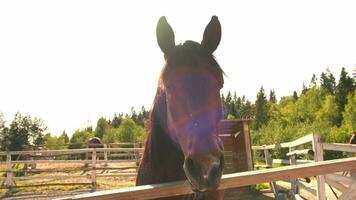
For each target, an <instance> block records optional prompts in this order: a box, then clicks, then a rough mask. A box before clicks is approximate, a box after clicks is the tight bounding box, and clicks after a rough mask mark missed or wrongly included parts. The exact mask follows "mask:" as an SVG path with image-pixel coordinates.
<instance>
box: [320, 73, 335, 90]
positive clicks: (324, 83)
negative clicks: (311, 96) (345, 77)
mask: <svg viewBox="0 0 356 200" xmlns="http://www.w3.org/2000/svg"><path fill="white" fill-rule="evenodd" d="M320 86H321V88H322V89H324V90H325V91H327V92H328V93H329V94H335V90H336V83H335V77H334V76H333V74H332V73H331V72H330V69H329V68H327V69H326V71H325V72H322V73H321V76H320Z"/></svg>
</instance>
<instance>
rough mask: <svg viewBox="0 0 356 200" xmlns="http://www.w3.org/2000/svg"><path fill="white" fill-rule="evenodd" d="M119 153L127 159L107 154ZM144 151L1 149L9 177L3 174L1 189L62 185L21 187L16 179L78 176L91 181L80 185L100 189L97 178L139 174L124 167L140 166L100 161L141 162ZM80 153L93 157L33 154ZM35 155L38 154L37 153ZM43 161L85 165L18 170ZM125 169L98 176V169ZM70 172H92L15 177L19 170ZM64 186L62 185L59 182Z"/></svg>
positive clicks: (129, 149) (126, 149) (114, 149)
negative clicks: (62, 157)
mask: <svg viewBox="0 0 356 200" xmlns="http://www.w3.org/2000/svg"><path fill="white" fill-rule="evenodd" d="M111 152H114V153H117V152H119V153H120V154H119V155H120V156H122V157H125V158H120V159H108V156H106V155H107V154H108V153H111ZM142 152H143V148H87V149H65V150H40V151H12V152H0V156H6V161H3V162H0V164H5V165H6V170H1V172H5V173H6V177H0V180H3V181H4V182H3V184H2V186H0V188H8V189H10V190H11V189H12V188H16V187H33V186H36V187H38V186H48V185H58V183H53V184H36V185H33V184H29V185H20V186H17V185H16V184H15V182H16V181H23V180H36V179H55V180H63V179H75V178H85V179H89V180H90V183H78V184H79V185H83V184H91V185H92V189H93V190H95V189H96V181H97V178H103V177H120V176H121V177H127V176H136V172H135V173H132V172H125V171H122V170H127V169H133V168H135V169H137V165H135V167H110V166H107V165H105V166H98V164H103V163H104V164H108V163H122V162H134V163H136V164H137V163H138V162H139V161H140V158H139V155H140V154H141V153H142ZM76 154H87V155H89V154H90V156H91V159H89V157H87V158H86V159H85V160H36V159H33V157H36V156H37V158H43V157H55V156H63V155H76ZM16 155H29V156H31V159H30V160H12V157H13V156H16ZM34 155H35V156H34ZM99 155H103V156H102V157H103V159H102V160H99V159H98V158H99ZM39 163H60V164H61V163H80V164H83V166H80V167H70V168H55V169H52V168H49V169H20V170H14V169H13V165H14V164H39ZM89 165H91V166H89ZM111 169H116V170H121V172H120V171H119V173H117V174H115V175H113V174H110V175H109V174H106V175H97V172H96V171H97V170H111ZM70 171H89V172H90V174H88V175H50V176H49V175H48V176H28V177H25V176H20V177H15V176H14V173H15V172H38V173H39V172H45V173H46V172H47V173H49V172H70ZM75 184H76V183H71V185H75ZM59 185H60V184H59Z"/></svg>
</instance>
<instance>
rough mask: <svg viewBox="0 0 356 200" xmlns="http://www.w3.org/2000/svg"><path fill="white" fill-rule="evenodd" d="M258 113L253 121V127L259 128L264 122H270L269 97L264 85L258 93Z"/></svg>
mask: <svg viewBox="0 0 356 200" xmlns="http://www.w3.org/2000/svg"><path fill="white" fill-rule="evenodd" d="M255 105H256V114H255V121H254V123H253V129H255V130H256V129H259V128H261V127H262V126H263V125H264V124H266V123H267V122H268V105H267V98H266V94H265V91H264V89H263V87H261V89H260V91H259V92H258V93H257V99H256V103H255Z"/></svg>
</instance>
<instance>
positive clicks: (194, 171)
mask: <svg viewBox="0 0 356 200" xmlns="http://www.w3.org/2000/svg"><path fill="white" fill-rule="evenodd" d="M184 165H185V168H186V172H188V174H189V175H190V176H192V177H194V178H198V177H199V176H200V175H201V173H200V172H201V170H200V167H199V165H197V164H195V162H194V160H193V159H192V158H190V157H187V158H186V159H185V162H184Z"/></svg>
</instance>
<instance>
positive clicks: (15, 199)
mask: <svg viewBox="0 0 356 200" xmlns="http://www.w3.org/2000/svg"><path fill="white" fill-rule="evenodd" d="M80 166H82V165H81V164H79V163H73V164H72V163H66V164H45V163H41V164H38V165H37V168H38V169H51V168H66V167H67V168H69V167H80ZM109 166H111V167H127V166H132V167H133V166H135V163H110V164H109ZM18 167H19V168H21V167H22V166H18ZM4 168H5V166H0V169H4ZM117 172H118V171H117V170H102V171H97V174H115V173H117ZM122 172H135V169H129V170H125V171H122ZM83 174H88V175H89V174H90V171H79V170H78V171H73V172H70V173H63V172H55V173H51V174H49V173H40V174H35V173H31V174H26V176H47V175H83ZM2 176H4V174H3V175H2ZM73 182H78V183H79V182H88V183H89V182H90V179H82V178H81V179H67V180H44V179H36V180H27V181H18V182H17V183H16V184H17V185H26V184H45V183H73ZM277 184H278V185H279V186H280V187H282V188H285V189H288V188H289V186H290V184H289V183H287V182H283V181H279V182H277ZM134 185H135V177H110V178H100V179H98V181H97V191H100V190H108V189H117V188H124V187H132V186H134ZM306 185H308V186H309V187H310V188H314V189H315V188H316V181H315V179H314V178H312V182H311V183H309V184H306ZM90 191H91V185H66V186H46V187H26V188H18V189H14V190H13V192H12V194H11V195H9V194H8V190H7V189H0V199H6V200H20V199H21V200H22V199H31V200H32V199H33V200H35V199H36V200H47V199H53V198H55V197H65V196H71V195H74V194H82V193H88V192H90ZM301 193H302V195H303V196H305V197H308V198H307V199H313V198H312V196H310V195H309V193H308V192H307V191H305V190H301ZM326 194H327V199H328V200H333V199H335V200H336V197H335V196H334V194H333V193H332V191H331V190H330V188H329V187H328V186H327V185H326ZM337 194H338V195H339V194H340V193H337ZM246 199H250V200H272V199H274V195H273V194H272V193H262V192H259V191H255V190H251V191H249V192H243V193H241V192H240V193H236V192H235V193H234V192H227V193H226V196H225V200H246Z"/></svg>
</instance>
